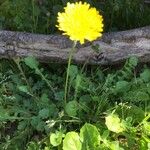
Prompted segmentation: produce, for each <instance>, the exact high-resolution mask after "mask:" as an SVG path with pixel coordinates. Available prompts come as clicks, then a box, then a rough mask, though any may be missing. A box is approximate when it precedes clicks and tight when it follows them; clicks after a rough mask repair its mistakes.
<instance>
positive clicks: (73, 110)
mask: <svg viewBox="0 0 150 150" xmlns="http://www.w3.org/2000/svg"><path fill="white" fill-rule="evenodd" d="M65 111H66V113H67V114H68V115H69V116H74V117H75V116H76V115H77V111H78V103H77V102H76V101H70V102H68V103H67V104H66V107H65Z"/></svg>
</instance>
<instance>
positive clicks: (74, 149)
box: [63, 132, 82, 150]
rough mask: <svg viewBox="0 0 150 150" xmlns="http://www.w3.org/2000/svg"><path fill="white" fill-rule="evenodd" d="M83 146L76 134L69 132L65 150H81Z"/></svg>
mask: <svg viewBox="0 0 150 150" xmlns="http://www.w3.org/2000/svg"><path fill="white" fill-rule="evenodd" d="M81 148H82V144H81V142H80V137H79V135H78V133H76V132H68V133H67V134H66V136H65V139H64V140H63V150H81Z"/></svg>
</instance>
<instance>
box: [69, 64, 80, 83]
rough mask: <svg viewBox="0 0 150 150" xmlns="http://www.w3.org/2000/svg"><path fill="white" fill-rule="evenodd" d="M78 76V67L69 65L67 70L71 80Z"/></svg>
mask: <svg viewBox="0 0 150 150" xmlns="http://www.w3.org/2000/svg"><path fill="white" fill-rule="evenodd" d="M77 74H78V67H77V66H75V65H71V66H70V69H69V77H70V79H71V80H73V79H74V78H75V77H76V76H77Z"/></svg>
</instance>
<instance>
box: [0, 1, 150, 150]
mask: <svg viewBox="0 0 150 150" xmlns="http://www.w3.org/2000/svg"><path fill="white" fill-rule="evenodd" d="M68 1H69V0H1V1H0V29H2V30H13V31H25V32H32V33H44V34H49V33H57V32H58V30H57V28H56V24H57V23H56V17H57V14H58V12H61V11H62V10H63V8H64V6H66V3H67V2H68ZM70 2H76V0H70ZM86 2H88V3H90V4H91V6H92V7H96V8H97V10H99V11H100V12H101V14H102V15H103V16H104V24H105V25H104V26H105V31H118V30H125V29H131V28H136V27H141V26H146V25H149V24H150V9H149V6H148V5H147V4H145V3H144V1H143V0H107V1H104V0H101V1H100V0H86ZM85 13H86V12H85ZM63 16H64V15H63ZM81 17H82V16H81ZM68 28H69V26H68ZM73 33H74V32H73ZM70 58H71V57H70ZM70 62H71V59H70ZM68 64H69V63H68ZM68 66H69V67H68V68H69V69H67V72H66V65H65V64H64V65H62V64H54V63H47V64H42V63H39V62H38V61H37V60H36V58H34V57H27V58H23V59H21V58H16V59H12V60H7V59H1V60H0V150H149V149H150V68H149V66H148V65H139V64H138V59H137V58H136V57H131V58H129V59H128V60H127V61H126V62H125V64H124V65H123V66H121V65H120V66H117V67H110V66H109V67H106V66H105V67H101V66H88V65H86V64H84V65H71V66H70V64H69V65H68ZM66 76H68V78H67V80H66ZM66 81H67V82H66ZM66 83H67V84H66ZM66 85H67V88H66ZM65 88H66V89H67V90H64V89H65ZM64 97H65V103H64Z"/></svg>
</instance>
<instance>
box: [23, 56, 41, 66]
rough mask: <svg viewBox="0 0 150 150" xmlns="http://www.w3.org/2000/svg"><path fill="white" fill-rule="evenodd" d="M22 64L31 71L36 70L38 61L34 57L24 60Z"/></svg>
mask: <svg viewBox="0 0 150 150" xmlns="http://www.w3.org/2000/svg"><path fill="white" fill-rule="evenodd" d="M24 62H25V64H26V65H27V66H29V67H30V68H31V69H37V68H38V65H39V63H38V61H37V60H36V59H35V58H34V57H31V56H29V57H27V58H25V59H24Z"/></svg>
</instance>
